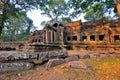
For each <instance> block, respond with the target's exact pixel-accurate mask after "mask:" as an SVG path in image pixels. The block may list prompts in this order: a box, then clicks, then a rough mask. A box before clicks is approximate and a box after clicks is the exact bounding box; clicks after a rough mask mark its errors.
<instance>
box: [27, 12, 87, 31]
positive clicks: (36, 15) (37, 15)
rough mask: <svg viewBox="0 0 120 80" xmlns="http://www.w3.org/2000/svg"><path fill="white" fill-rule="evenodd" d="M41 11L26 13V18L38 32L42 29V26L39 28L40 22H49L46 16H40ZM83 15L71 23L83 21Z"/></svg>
mask: <svg viewBox="0 0 120 80" xmlns="http://www.w3.org/2000/svg"><path fill="white" fill-rule="evenodd" d="M40 13H41V11H40V10H33V11H28V12H27V16H28V17H29V18H30V19H32V20H33V25H34V26H36V27H37V29H38V30H41V29H43V26H41V25H40V24H41V22H42V21H48V20H50V19H49V18H48V17H47V16H44V15H41V14H40ZM83 16H84V14H81V16H80V17H78V18H76V19H73V21H77V20H80V19H81V20H82V21H85V20H84V18H83Z"/></svg>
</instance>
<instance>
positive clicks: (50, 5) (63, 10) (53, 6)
mask: <svg viewBox="0 0 120 80" xmlns="http://www.w3.org/2000/svg"><path fill="white" fill-rule="evenodd" d="M42 3H43V4H42ZM42 3H41V4H40V10H41V11H42V13H41V14H42V15H46V16H48V17H49V18H50V19H51V20H50V21H49V23H51V22H55V21H62V19H64V18H67V16H68V14H69V8H68V6H67V3H66V2H65V1H64V0H45V1H43V2H42ZM43 23H44V24H45V23H46V22H45V21H44V22H43ZM43 23H42V24H43Z"/></svg>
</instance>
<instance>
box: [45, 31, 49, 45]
mask: <svg viewBox="0 0 120 80" xmlns="http://www.w3.org/2000/svg"><path fill="white" fill-rule="evenodd" d="M45 40H46V41H45V43H48V31H47V30H45Z"/></svg>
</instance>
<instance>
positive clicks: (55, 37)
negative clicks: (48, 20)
mask: <svg viewBox="0 0 120 80" xmlns="http://www.w3.org/2000/svg"><path fill="white" fill-rule="evenodd" d="M56 41H57V35H56V32H54V42H56Z"/></svg>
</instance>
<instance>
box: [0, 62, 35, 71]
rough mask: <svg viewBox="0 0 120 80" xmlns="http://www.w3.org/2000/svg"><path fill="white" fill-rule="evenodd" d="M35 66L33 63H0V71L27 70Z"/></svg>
mask: <svg viewBox="0 0 120 80" xmlns="http://www.w3.org/2000/svg"><path fill="white" fill-rule="evenodd" d="M31 68H33V64H32V63H0V73H3V72H10V71H19V70H27V69H31Z"/></svg>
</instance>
